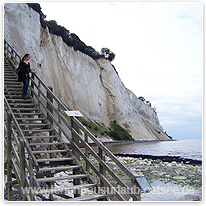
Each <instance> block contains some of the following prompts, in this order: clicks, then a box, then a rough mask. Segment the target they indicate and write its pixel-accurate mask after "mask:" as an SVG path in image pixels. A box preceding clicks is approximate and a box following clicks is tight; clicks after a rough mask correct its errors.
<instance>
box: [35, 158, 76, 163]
mask: <svg viewBox="0 0 206 206" xmlns="http://www.w3.org/2000/svg"><path fill="white" fill-rule="evenodd" d="M73 160H74V158H73V157H66V158H53V159H37V162H38V163H42V162H43V163H45V162H62V161H73Z"/></svg>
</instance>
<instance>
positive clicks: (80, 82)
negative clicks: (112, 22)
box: [4, 3, 169, 140]
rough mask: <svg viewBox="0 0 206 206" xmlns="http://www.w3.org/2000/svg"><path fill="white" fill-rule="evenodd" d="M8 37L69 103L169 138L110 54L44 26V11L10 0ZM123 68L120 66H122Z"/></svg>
mask: <svg viewBox="0 0 206 206" xmlns="http://www.w3.org/2000/svg"><path fill="white" fill-rule="evenodd" d="M4 38H5V39H6V40H7V41H8V43H9V44H10V45H12V46H13V47H14V49H15V50H16V51H17V53H19V54H20V55H23V54H25V53H30V54H31V60H30V63H31V66H32V68H34V69H35V70H36V71H37V74H38V75H39V76H40V77H41V78H42V79H43V81H45V82H46V84H47V85H49V86H52V87H53V90H54V93H55V94H56V95H57V97H58V98H59V99H61V100H62V101H63V102H64V104H66V105H67V106H68V107H69V108H70V109H75V110H79V111H81V113H82V114H84V115H85V117H88V118H90V119H92V120H95V121H97V122H100V123H104V124H105V125H106V126H109V124H110V122H111V121H113V120H116V121H117V122H118V123H119V124H120V125H121V126H123V127H124V128H125V125H128V129H129V131H130V133H131V135H132V137H133V138H134V139H136V140H155V139H159V140H166V139H169V138H168V136H167V135H166V134H165V133H164V131H163V128H162V127H161V125H160V123H159V120H158V117H157V114H156V112H155V111H154V109H153V108H152V107H151V106H149V105H146V104H145V103H144V102H142V101H141V100H139V99H138V98H137V97H136V96H135V95H134V93H133V92H132V91H130V90H128V89H127V88H126V87H125V86H124V84H123V83H122V81H121V79H120V77H119V76H118V74H117V73H116V72H115V70H114V68H113V66H112V65H111V63H110V61H109V60H106V59H103V58H101V59H98V60H93V59H92V58H91V57H89V56H87V55H86V54H83V53H82V52H80V51H74V49H73V48H72V47H69V46H67V45H66V44H65V43H64V42H63V40H62V37H60V36H56V35H53V34H51V33H50V32H49V30H48V28H46V29H43V28H42V27H41V24H40V20H39V13H37V12H36V11H34V10H33V9H32V8H30V7H29V6H28V5H27V4H24V3H11V4H10V3H6V4H5V7H4ZM117 70H118V69H117Z"/></svg>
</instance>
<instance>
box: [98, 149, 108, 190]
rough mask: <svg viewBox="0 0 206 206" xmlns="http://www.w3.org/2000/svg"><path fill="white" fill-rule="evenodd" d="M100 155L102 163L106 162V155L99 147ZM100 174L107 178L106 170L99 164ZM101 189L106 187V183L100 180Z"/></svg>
mask: <svg viewBox="0 0 206 206" xmlns="http://www.w3.org/2000/svg"><path fill="white" fill-rule="evenodd" d="M98 155H99V157H100V158H101V159H102V161H104V162H105V154H104V151H103V150H102V149H101V148H100V147H98ZM99 172H100V174H102V175H103V176H104V177H105V176H106V170H105V169H104V167H103V166H102V165H101V164H100V163H99ZM100 187H101V188H102V187H105V185H104V183H103V182H102V181H101V180H100Z"/></svg>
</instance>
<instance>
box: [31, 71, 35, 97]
mask: <svg viewBox="0 0 206 206" xmlns="http://www.w3.org/2000/svg"><path fill="white" fill-rule="evenodd" d="M31 79H32V80H33V81H34V73H31ZM31 88H32V89H33V91H34V83H33V82H32V81H31ZM33 91H32V90H31V97H34V94H33Z"/></svg>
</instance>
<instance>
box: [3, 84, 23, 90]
mask: <svg viewBox="0 0 206 206" xmlns="http://www.w3.org/2000/svg"><path fill="white" fill-rule="evenodd" d="M13 87H14V86H13V85H8V84H4V88H7V89H12V88H13ZM22 87H23V84H20V85H17V86H15V88H21V89H22Z"/></svg>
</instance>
